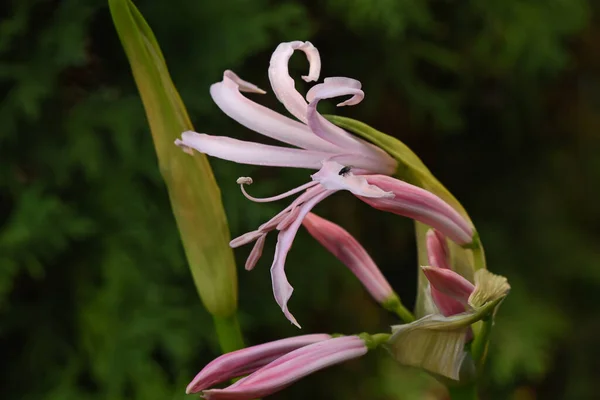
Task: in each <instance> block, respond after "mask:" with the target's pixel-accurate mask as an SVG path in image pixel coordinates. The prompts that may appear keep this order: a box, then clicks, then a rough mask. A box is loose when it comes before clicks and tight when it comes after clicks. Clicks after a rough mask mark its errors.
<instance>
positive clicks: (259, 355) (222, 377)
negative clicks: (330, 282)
mask: <svg viewBox="0 0 600 400" xmlns="http://www.w3.org/2000/svg"><path fill="white" fill-rule="evenodd" d="M327 339H331V335H327V334H314V335H303V336H296V337H291V338H287V339H282V340H276V341H274V342H269V343H264V344H261V345H258V346H252V347H248V348H245V349H241V350H237V351H232V352H231V353H227V354H224V355H222V356H220V357H217V358H216V359H214V360H213V361H211V362H210V363H209V364H207V365H206V367H204V368H203V369H202V371H200V372H199V373H198V375H196V377H195V378H194V379H192V381H191V382H190V384H189V385H188V387H187V389H186V390H185V393H186V394H190V393H198V392H200V391H202V390H204V389H207V388H209V387H211V386H213V385H214V384H216V383H219V382H224V381H227V380H230V379H232V378H237V377H238V376H243V375H247V374H250V373H252V372H254V371H256V370H258V369H260V368H262V367H264V366H265V365H267V364H269V363H270V362H272V361H274V360H276V359H278V358H279V357H281V356H283V355H285V354H287V353H289V352H291V351H293V350H296V349H299V348H301V347H304V346H308V345H309V344H313V343H318V342H321V341H323V340H327Z"/></svg>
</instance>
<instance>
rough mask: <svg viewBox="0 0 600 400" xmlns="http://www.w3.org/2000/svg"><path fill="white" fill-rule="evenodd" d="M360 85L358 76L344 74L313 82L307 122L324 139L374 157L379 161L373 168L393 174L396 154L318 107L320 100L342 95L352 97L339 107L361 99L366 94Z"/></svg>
mask: <svg viewBox="0 0 600 400" xmlns="http://www.w3.org/2000/svg"><path fill="white" fill-rule="evenodd" d="M360 88H361V83H360V82H359V81H357V80H356V79H351V78H343V77H334V78H325V81H324V83H321V84H318V85H315V86H313V87H312V88H311V89H310V90H309V91H308V93H307V94H306V98H307V100H308V101H309V102H310V104H309V105H308V108H307V111H306V117H307V124H308V126H309V127H310V129H311V130H312V131H313V132H314V133H315V134H316V135H317V136H319V137H321V138H323V139H324V140H326V141H328V142H330V143H333V144H335V145H337V146H339V147H341V148H344V149H345V150H346V151H347V152H351V153H354V154H359V155H361V156H362V157H364V158H367V159H371V160H373V163H374V164H375V165H374V166H373V167H370V169H368V171H369V172H377V173H383V174H390V173H392V172H394V171H395V169H396V167H397V162H396V161H395V160H394V159H393V158H392V157H390V156H389V155H388V154H387V153H386V152H385V151H383V150H381V149H380V148H378V147H376V146H373V145H372V144H370V143H368V142H366V141H364V140H362V139H360V138H357V137H355V136H353V135H351V134H349V133H348V132H346V131H345V130H344V129H342V128H340V127H338V126H336V125H334V124H333V123H331V122H329V121H328V120H326V119H325V118H323V116H322V115H321V114H319V112H318V110H317V106H318V104H319V101H320V100H324V99H331V98H334V97H339V96H352V97H351V98H350V99H348V100H346V101H343V102H341V103H339V104H338V107H341V106H346V105H355V104H358V103H360V102H361V101H362V99H363V98H364V93H363V91H362V90H360Z"/></svg>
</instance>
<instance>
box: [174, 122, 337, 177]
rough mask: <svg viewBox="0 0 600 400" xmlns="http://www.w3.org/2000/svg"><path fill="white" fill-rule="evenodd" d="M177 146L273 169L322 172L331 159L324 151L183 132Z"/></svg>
mask: <svg viewBox="0 0 600 400" xmlns="http://www.w3.org/2000/svg"><path fill="white" fill-rule="evenodd" d="M175 144H177V145H178V146H182V147H187V148H192V149H195V150H198V151H199V152H201V153H204V154H208V155H209V156H213V157H217V158H221V159H223V160H229V161H234V162H236V163H239V164H252V165H263V166H271V167H294V168H310V169H319V168H320V167H321V161H322V160H326V159H327V158H329V157H330V156H331V154H329V153H324V152H321V151H311V150H301V149H290V148H287V147H279V146H270V145H266V144H260V143H254V142H246V141H243V140H237V139H232V138H229V137H226V136H211V135H206V134H204V133H196V132H192V131H187V132H183V133H182V134H181V140H176V141H175Z"/></svg>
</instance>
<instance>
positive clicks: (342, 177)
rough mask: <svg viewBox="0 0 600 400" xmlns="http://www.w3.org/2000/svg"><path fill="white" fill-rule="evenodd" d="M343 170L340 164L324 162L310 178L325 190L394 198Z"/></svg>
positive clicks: (359, 177)
mask: <svg viewBox="0 0 600 400" xmlns="http://www.w3.org/2000/svg"><path fill="white" fill-rule="evenodd" d="M343 169H344V166H343V165H342V164H340V163H337V162H335V161H325V162H323V167H322V168H321V169H320V170H319V172H317V173H315V174H312V175H311V178H312V179H313V180H314V181H317V182H319V183H320V184H321V185H322V186H323V187H324V188H325V189H327V190H348V191H349V192H351V193H353V194H354V195H356V196H363V197H394V194H393V193H391V192H386V191H383V190H381V189H380V188H379V187H377V186H374V185H369V183H368V182H367V179H365V177H364V176H358V175H354V173H352V170H350V171H349V172H343Z"/></svg>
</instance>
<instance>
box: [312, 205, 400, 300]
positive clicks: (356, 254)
mask: <svg viewBox="0 0 600 400" xmlns="http://www.w3.org/2000/svg"><path fill="white" fill-rule="evenodd" d="M302 224H303V225H304V227H305V228H306V229H307V230H308V232H309V233H310V234H311V235H312V236H313V237H314V238H315V239H317V241H318V242H319V243H321V244H322V245H323V246H324V247H325V248H326V249H327V250H329V251H330V252H331V253H332V254H333V255H334V256H336V257H337V258H338V259H339V260H340V261H341V262H342V263H343V264H344V265H345V266H347V267H348V269H350V271H352V273H353V274H354V275H355V276H356V277H357V278H358V279H359V280H360V281H361V283H362V284H363V285H364V286H365V288H366V289H367V291H368V292H369V293H370V294H371V296H373V298H374V299H375V301H377V302H379V303H383V302H384V301H386V300H388V299H389V298H390V297H391V296H393V295H394V291H393V290H392V288H391V286H390V284H389V283H388V281H387V280H386V279H385V277H384V276H383V274H382V273H381V271H380V270H379V268H377V265H376V264H375V262H374V261H373V259H372V258H371V257H370V256H369V254H368V253H367V251H366V250H365V249H364V247H362V246H361V245H360V243H359V242H358V241H357V240H356V239H355V238H354V237H353V236H352V235H350V233H348V232H347V231H346V230H344V229H343V228H342V227H340V226H339V225H336V224H334V223H333V222H331V221H328V220H326V219H324V218H321V217H319V216H318V215H315V214H313V213H309V214H308V215H307V216H306V217H305V218H304V220H303V221H302Z"/></svg>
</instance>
